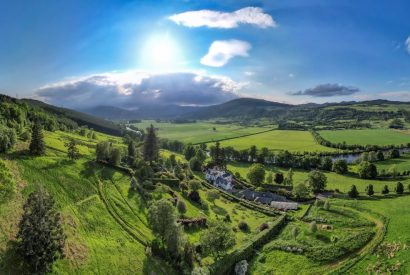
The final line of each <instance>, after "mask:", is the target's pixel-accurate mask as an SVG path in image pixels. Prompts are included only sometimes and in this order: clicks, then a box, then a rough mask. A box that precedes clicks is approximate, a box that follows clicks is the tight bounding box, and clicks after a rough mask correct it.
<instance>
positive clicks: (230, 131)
mask: <svg viewBox="0 0 410 275" xmlns="http://www.w3.org/2000/svg"><path fill="white" fill-rule="evenodd" d="M151 124H152V125H154V127H155V128H156V129H157V134H158V136H159V137H160V138H166V139H170V140H178V141H181V142H184V143H192V144H197V143H204V142H214V141H218V140H223V139H227V138H235V137H241V136H244V135H249V134H255V133H259V132H263V131H267V130H269V129H273V128H274V127H275V126H274V125H272V126H271V127H268V126H266V127H256V126H255V127H245V126H241V125H239V124H216V123H212V122H194V123H169V122H156V121H154V120H144V121H142V122H141V123H134V124H133V125H135V126H136V127H138V128H140V129H144V130H145V129H146V128H148V127H149V126H150V125H151Z"/></svg>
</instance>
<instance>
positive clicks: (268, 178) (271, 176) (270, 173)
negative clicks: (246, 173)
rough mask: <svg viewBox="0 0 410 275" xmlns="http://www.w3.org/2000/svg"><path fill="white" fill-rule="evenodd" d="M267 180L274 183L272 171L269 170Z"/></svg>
mask: <svg viewBox="0 0 410 275" xmlns="http://www.w3.org/2000/svg"><path fill="white" fill-rule="evenodd" d="M235 177H236V175H235ZM266 182H267V183H269V184H272V183H273V175H272V172H269V173H268V176H267V177H266Z"/></svg>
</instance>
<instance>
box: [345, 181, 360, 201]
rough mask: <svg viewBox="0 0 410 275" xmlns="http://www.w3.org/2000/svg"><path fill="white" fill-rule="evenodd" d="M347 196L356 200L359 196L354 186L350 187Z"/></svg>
mask: <svg viewBox="0 0 410 275" xmlns="http://www.w3.org/2000/svg"><path fill="white" fill-rule="evenodd" d="M347 194H348V195H349V197H351V198H357V197H358V196H359V191H357V188H356V185H354V184H353V185H352V187H351V188H350V191H349V192H347Z"/></svg>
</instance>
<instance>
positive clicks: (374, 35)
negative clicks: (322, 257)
mask: <svg viewBox="0 0 410 275" xmlns="http://www.w3.org/2000/svg"><path fill="white" fill-rule="evenodd" d="M409 11H410V2H409V1H406V0H396V1H372V0H361V1H347V0H344V1H339V0H333V1H328V0H320V1H319V0H311V1H301V0H298V1H296V0H286V1H284V0H282V1H281V0H275V1H242V0H236V1H234V0H232V1H229V0H228V1H188V0H185V1H173V0H168V1H163V0H156V1H144V0H140V1H119V0H117V1H107V0H87V1H81V0H59V1H54V0H37V1H27V0H7V1H6V0H4V1H0V93H5V94H9V95H11V96H17V97H20V98H21V97H30V98H37V99H41V100H44V101H46V102H49V103H51V104H55V105H59V106H64V107H70V108H87V107H92V106H97V105H112V106H118V107H123V108H129V109H133V108H138V106H141V105H146V104H164V105H166V104H178V105H201V106H202V105H210V104H218V103H221V102H224V101H227V100H230V99H234V98H237V97H256V98H263V99H267V100H272V101H278V102H285V103H291V104H300V103H307V102H316V103H323V102H336V101H351V100H356V101H358V100H371V99H378V98H383V99H390V100H402V101H410V20H409Z"/></svg>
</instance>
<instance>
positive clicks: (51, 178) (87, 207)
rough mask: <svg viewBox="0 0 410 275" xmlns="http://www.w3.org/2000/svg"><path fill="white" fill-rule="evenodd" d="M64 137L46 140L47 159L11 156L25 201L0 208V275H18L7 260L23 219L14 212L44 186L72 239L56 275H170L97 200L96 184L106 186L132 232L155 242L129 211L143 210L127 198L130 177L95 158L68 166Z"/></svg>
mask: <svg viewBox="0 0 410 275" xmlns="http://www.w3.org/2000/svg"><path fill="white" fill-rule="evenodd" d="M70 135H71V134H70ZM63 136H64V134H62V133H60V134H59V133H47V134H46V144H47V146H49V147H48V148H47V155H46V156H44V157H38V158H32V157H28V156H25V155H24V154H19V153H18V152H16V153H15V154H13V155H11V156H9V158H10V160H9V161H8V163H9V165H10V166H12V167H13V171H14V172H15V173H16V176H18V177H20V178H21V182H22V184H20V187H19V188H20V190H19V193H20V192H21V194H22V195H21V196H20V195H18V196H16V198H15V200H14V201H13V202H12V203H10V204H8V205H7V206H2V212H1V215H0V224H2V226H4V227H7V226H8V227H7V231H5V230H2V231H0V242H1V243H0V248H3V249H5V253H4V254H3V255H4V257H6V259H5V262H4V263H2V265H0V273H8V272H11V273H13V272H15V263H14V262H12V261H11V260H12V259H13V257H9V255H12V254H13V251H12V249H10V246H7V244H6V243H5V242H7V240H8V239H10V238H12V237H13V236H14V235H15V233H16V224H17V221H18V219H19V215H17V214H15V212H14V211H11V210H12V209H13V208H14V207H15V208H16V209H17V211H18V212H19V211H20V210H19V209H21V207H22V204H23V202H24V198H25V197H27V195H28V194H29V193H30V192H31V191H33V190H34V189H35V188H36V186H39V185H41V186H44V187H45V188H46V189H47V190H48V191H49V192H50V193H51V194H52V195H53V197H54V198H55V201H56V203H57V205H58V207H59V208H60V210H61V212H62V216H63V220H64V227H65V231H66V233H67V235H68V239H67V245H66V254H67V257H66V259H63V260H59V261H58V262H57V263H56V265H55V267H54V268H55V272H56V273H58V274H69V273H73V272H74V271H75V272H79V273H81V274H90V273H94V274H109V273H110V272H112V271H113V270H116V272H117V273H118V274H132V273H133V274H141V273H150V272H151V271H155V272H158V273H166V272H169V270H167V268H166V267H165V266H164V265H162V266H160V265H159V264H157V263H156V262H153V261H152V260H150V259H148V258H147V257H146V256H145V254H144V246H143V245H141V244H140V243H138V242H137V241H136V240H135V239H134V238H133V237H132V236H131V235H130V234H129V233H127V232H126V231H125V230H124V228H123V227H122V226H121V225H120V224H119V223H118V222H117V221H116V220H115V219H114V218H113V216H112V215H111V214H110V213H109V212H108V211H107V209H106V205H105V204H104V203H103V201H102V199H101V196H100V195H99V192H98V181H99V180H102V181H103V183H104V184H107V185H111V186H110V187H109V188H110V189H109V190H108V192H107V193H108V194H109V200H110V201H112V202H113V205H114V207H115V209H116V211H117V212H118V213H120V216H121V217H122V218H123V219H125V220H127V221H130V223H131V225H130V227H134V228H139V229H140V230H141V231H143V232H144V233H145V234H146V235H147V236H148V238H150V237H152V236H150V231H149V230H148V229H147V228H146V226H145V225H144V223H143V222H142V221H140V220H139V219H138V217H137V215H136V213H134V212H132V211H131V210H130V205H131V207H133V206H134V207H135V209H138V208H136V206H137V205H139V206H140V207H143V208H144V207H145V206H144V205H143V204H142V203H141V200H139V198H138V197H137V196H136V195H135V196H130V197H128V196H127V191H126V190H128V186H129V179H128V177H126V176H124V175H123V174H122V173H119V172H117V171H114V170H112V169H109V168H105V167H102V166H100V165H98V164H95V163H94V162H93V161H91V160H90V159H93V155H92V154H91V155H87V158H84V157H83V158H81V159H80V160H78V161H76V162H70V161H67V160H66V156H65V152H64V151H65V148H64V140H65V138H64V137H63ZM76 138H79V139H80V138H82V137H79V136H76ZM104 138H107V137H106V136H103V135H100V140H102V139H104ZM89 142H90V143H92V141H89ZM25 146H27V144H25V145H21V144H20V145H19V149H24V147H25ZM89 150H90V148H88V147H86V146H80V152H82V153H86V152H90V151H89ZM91 151H92V150H91ZM19 181H20V180H19ZM113 182H115V183H116V184H117V185H119V186H120V190H122V191H121V194H120V192H119V191H118V190H116V189H114V188H113ZM7 208H8V209H7ZM3 210H5V211H3ZM7 210H9V211H7ZM143 211H144V210H142V212H141V213H143ZM18 273H19V272H18Z"/></svg>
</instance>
